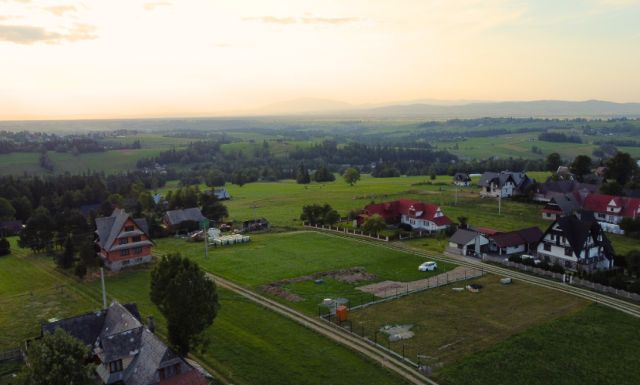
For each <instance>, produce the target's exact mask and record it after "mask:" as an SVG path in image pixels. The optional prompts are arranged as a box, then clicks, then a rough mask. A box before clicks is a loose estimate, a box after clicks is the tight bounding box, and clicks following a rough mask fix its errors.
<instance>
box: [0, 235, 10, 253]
mask: <svg viewBox="0 0 640 385" xmlns="http://www.w3.org/2000/svg"><path fill="white" fill-rule="evenodd" d="M9 254H11V243H9V241H7V238H5V237H2V238H0V256H3V255H9Z"/></svg>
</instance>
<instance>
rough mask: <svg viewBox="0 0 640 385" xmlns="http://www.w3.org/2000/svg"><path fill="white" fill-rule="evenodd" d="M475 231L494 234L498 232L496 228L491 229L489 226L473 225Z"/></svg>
mask: <svg viewBox="0 0 640 385" xmlns="http://www.w3.org/2000/svg"><path fill="white" fill-rule="evenodd" d="M473 229H474V230H475V231H477V232H479V233H482V234H484V235H496V234H498V233H499V231H498V230H495V229H491V228H489V227H474V228H473Z"/></svg>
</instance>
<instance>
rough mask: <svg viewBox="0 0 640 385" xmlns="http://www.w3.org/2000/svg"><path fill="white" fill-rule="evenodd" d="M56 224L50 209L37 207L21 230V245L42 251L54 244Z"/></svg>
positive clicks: (19, 242)
mask: <svg viewBox="0 0 640 385" xmlns="http://www.w3.org/2000/svg"><path fill="white" fill-rule="evenodd" d="M54 227H55V224H54V222H53V219H52V218H51V215H50V214H49V210H47V209H45V208H43V207H40V208H37V209H36V210H35V211H34V212H33V215H32V216H31V218H29V220H28V221H27V224H26V226H25V228H24V229H22V231H21V232H20V240H19V241H18V245H19V246H20V247H29V248H31V249H32V250H34V251H42V250H44V249H45V248H47V247H48V246H51V245H52V241H53V232H54Z"/></svg>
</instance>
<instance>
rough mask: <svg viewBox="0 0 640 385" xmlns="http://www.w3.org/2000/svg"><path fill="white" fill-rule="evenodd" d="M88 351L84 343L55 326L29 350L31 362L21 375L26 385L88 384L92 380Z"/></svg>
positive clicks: (32, 344)
mask: <svg viewBox="0 0 640 385" xmlns="http://www.w3.org/2000/svg"><path fill="white" fill-rule="evenodd" d="M87 354H88V350H87V347H86V346H84V344H83V343H82V342H81V341H80V340H78V339H76V338H74V337H72V336H71V335H69V334H67V333H66V332H65V331H63V330H62V329H56V331H55V333H54V334H50V333H46V334H45V335H44V337H43V338H42V339H40V340H37V341H34V342H33V343H31V344H30V345H29V347H28V349H27V355H28V357H29V363H28V365H25V366H24V369H23V371H22V373H21V375H20V377H21V378H20V379H21V383H23V384H25V385H85V384H91V383H93V379H92V374H91V373H92V367H91V366H89V365H85V360H86V358H87Z"/></svg>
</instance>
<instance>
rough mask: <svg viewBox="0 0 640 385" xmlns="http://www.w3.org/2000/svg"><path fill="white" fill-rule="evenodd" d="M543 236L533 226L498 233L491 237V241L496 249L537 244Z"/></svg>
mask: <svg viewBox="0 0 640 385" xmlns="http://www.w3.org/2000/svg"><path fill="white" fill-rule="evenodd" d="M543 235H544V234H543V233H542V231H541V230H540V229H539V228H537V227H535V226H534V227H527V228H526V229H520V230H515V231H509V232H506V233H498V234H495V235H493V236H492V237H491V239H492V240H493V242H494V243H495V244H496V245H497V246H498V247H514V246H520V245H525V244H531V243H537V242H538V241H540V239H541V238H542V237H543Z"/></svg>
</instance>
